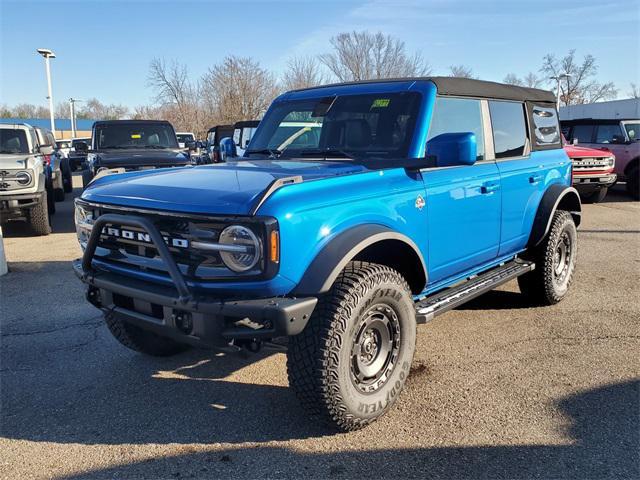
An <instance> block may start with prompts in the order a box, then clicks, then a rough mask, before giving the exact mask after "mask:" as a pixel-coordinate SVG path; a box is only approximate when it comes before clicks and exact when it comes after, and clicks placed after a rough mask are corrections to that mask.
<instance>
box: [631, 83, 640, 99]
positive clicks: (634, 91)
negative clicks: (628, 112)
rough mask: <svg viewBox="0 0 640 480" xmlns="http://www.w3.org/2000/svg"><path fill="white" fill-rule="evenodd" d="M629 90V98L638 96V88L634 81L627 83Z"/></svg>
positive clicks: (639, 91) (639, 94) (639, 95)
mask: <svg viewBox="0 0 640 480" xmlns="http://www.w3.org/2000/svg"><path fill="white" fill-rule="evenodd" d="M629 86H630V87H631V90H630V91H629V98H640V88H639V87H638V85H636V84H635V83H633V82H631V83H630V84H629Z"/></svg>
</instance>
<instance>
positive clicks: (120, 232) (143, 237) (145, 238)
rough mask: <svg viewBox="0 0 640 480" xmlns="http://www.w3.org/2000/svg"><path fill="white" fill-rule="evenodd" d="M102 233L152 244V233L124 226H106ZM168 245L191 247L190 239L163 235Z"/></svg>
mask: <svg viewBox="0 0 640 480" xmlns="http://www.w3.org/2000/svg"><path fill="white" fill-rule="evenodd" d="M102 233H103V234H104V235H107V236H109V237H117V238H123V239H125V240H133V241H135V242H143V243H149V244H152V243H153V242H152V241H151V235H149V234H148V233H145V232H135V231H133V230H125V229H124V228H116V227H104V228H103V229H102ZM162 238H164V241H165V242H167V245H169V246H171V247H176V248H189V240H186V239H184V238H176V237H168V236H163V237H162Z"/></svg>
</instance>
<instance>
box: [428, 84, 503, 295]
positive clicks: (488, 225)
mask: <svg viewBox="0 0 640 480" xmlns="http://www.w3.org/2000/svg"><path fill="white" fill-rule="evenodd" d="M487 118H488V116H487V114H486V105H485V106H483V102H482V101H481V100H477V99H471V98H464V99H463V98H453V97H438V98H437V100H436V105H435V108H434V113H433V118H432V120H431V126H430V130H429V135H428V139H431V138H434V137H435V136H437V135H440V134H442V133H453V132H472V133H474V134H475V136H476V142H477V146H478V156H477V160H476V163H475V164H474V165H470V166H456V167H440V168H429V169H425V170H423V171H422V173H423V179H424V183H425V189H426V192H427V199H426V208H427V209H428V219H429V226H428V240H429V261H428V268H429V282H430V283H434V282H438V281H441V280H445V279H447V278H450V277H455V276H456V275H459V274H461V273H463V272H466V271H469V270H470V269H472V268H474V267H477V266H480V265H482V264H484V263H487V262H490V261H491V260H493V259H495V258H496V256H497V254H498V247H499V244H500V216H501V203H502V202H501V190H500V175H499V172H498V168H497V166H496V163H495V162H494V161H493V160H491V159H487V154H486V145H485V143H486V140H487V139H486V138H485V132H484V130H485V124H486V122H487V120H486V119H487Z"/></svg>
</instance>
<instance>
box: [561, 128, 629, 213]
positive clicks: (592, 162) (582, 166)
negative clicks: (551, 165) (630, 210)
mask: <svg viewBox="0 0 640 480" xmlns="http://www.w3.org/2000/svg"><path fill="white" fill-rule="evenodd" d="M562 142H563V145H564V151H565V152H567V155H568V156H569V158H570V159H571V161H572V162H573V186H574V187H575V188H576V190H578V193H579V194H580V197H581V198H582V201H584V202H587V203H597V202H600V201H602V200H603V199H604V197H605V196H606V195H607V190H608V189H609V187H611V186H612V185H613V184H614V183H616V178H617V176H616V174H615V173H613V169H614V168H615V163H616V158H615V156H614V155H613V154H612V153H611V152H609V151H604V150H597V149H595V148H585V147H578V146H576V145H570V144H568V143H567V141H566V140H565V138H564V136H563V137H562Z"/></svg>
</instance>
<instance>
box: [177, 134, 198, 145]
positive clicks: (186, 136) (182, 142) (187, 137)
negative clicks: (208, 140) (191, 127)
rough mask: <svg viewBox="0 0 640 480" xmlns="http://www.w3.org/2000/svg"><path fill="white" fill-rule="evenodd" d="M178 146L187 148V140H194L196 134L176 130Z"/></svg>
mask: <svg viewBox="0 0 640 480" xmlns="http://www.w3.org/2000/svg"><path fill="white" fill-rule="evenodd" d="M176 137H177V138H178V147H180V148H187V144H188V143H189V142H195V141H196V136H195V135H194V134H193V133H192V132H176Z"/></svg>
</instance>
